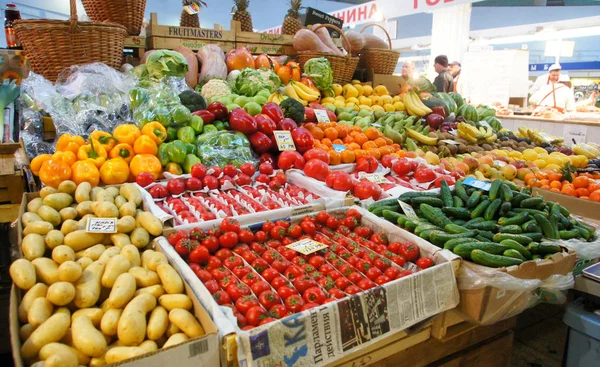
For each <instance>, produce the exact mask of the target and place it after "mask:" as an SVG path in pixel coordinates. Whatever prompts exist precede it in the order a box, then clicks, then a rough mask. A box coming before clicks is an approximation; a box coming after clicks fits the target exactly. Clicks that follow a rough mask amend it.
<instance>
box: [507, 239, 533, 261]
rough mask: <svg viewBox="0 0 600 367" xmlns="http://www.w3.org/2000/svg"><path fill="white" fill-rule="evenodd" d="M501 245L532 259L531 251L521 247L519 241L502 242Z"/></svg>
mask: <svg viewBox="0 0 600 367" xmlns="http://www.w3.org/2000/svg"><path fill="white" fill-rule="evenodd" d="M500 243H501V244H502V245H505V246H508V247H510V248H511V249H513V250H515V251H518V252H519V253H520V254H521V255H522V256H524V257H525V258H527V259H531V252H529V250H527V248H526V247H525V246H523V245H521V244H520V243H518V242H517V241H513V240H503V241H500Z"/></svg>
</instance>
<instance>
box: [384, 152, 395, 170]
mask: <svg viewBox="0 0 600 367" xmlns="http://www.w3.org/2000/svg"><path fill="white" fill-rule="evenodd" d="M397 159H398V158H397V157H395V156H393V155H391V154H386V155H384V156H383V157H381V165H382V166H384V167H385V168H392V166H393V165H394V162H395V161H396V160H397Z"/></svg>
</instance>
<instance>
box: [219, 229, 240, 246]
mask: <svg viewBox="0 0 600 367" xmlns="http://www.w3.org/2000/svg"><path fill="white" fill-rule="evenodd" d="M219 244H220V245H221V247H225V248H234V247H235V245H237V244H238V235H237V233H235V232H227V233H225V234H224V235H222V236H221V237H219Z"/></svg>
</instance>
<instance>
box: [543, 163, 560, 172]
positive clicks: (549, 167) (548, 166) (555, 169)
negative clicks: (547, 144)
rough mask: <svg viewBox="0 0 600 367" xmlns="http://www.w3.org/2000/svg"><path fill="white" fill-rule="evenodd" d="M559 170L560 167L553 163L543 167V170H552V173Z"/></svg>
mask: <svg viewBox="0 0 600 367" xmlns="http://www.w3.org/2000/svg"><path fill="white" fill-rule="evenodd" d="M560 168H561V166H559V165H556V164H554V163H550V164H549V165H547V166H546V167H545V169H551V170H554V171H560Z"/></svg>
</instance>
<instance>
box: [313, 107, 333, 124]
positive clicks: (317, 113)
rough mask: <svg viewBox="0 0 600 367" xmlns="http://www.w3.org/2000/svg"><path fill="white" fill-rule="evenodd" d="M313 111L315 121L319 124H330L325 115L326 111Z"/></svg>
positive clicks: (327, 116)
mask: <svg viewBox="0 0 600 367" xmlns="http://www.w3.org/2000/svg"><path fill="white" fill-rule="evenodd" d="M314 111H315V117H316V118H317V121H319V122H331V120H330V119H329V115H328V114H327V111H326V110H314Z"/></svg>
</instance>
